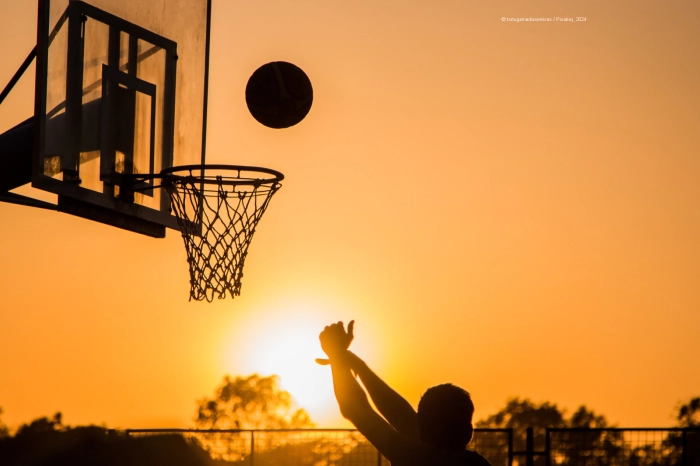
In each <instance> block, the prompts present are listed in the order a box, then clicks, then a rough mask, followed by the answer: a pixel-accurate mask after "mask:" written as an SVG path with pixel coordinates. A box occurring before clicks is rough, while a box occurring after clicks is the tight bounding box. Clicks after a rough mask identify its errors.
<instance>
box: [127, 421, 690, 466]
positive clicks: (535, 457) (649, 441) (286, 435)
mask: <svg viewBox="0 0 700 466" xmlns="http://www.w3.org/2000/svg"><path fill="white" fill-rule="evenodd" d="M126 434H127V435H129V436H132V437H134V436H138V437H142V436H152V435H181V436H183V437H184V438H185V439H187V440H188V442H189V443H191V444H193V445H195V446H196V447H198V448H201V449H203V450H205V451H206V452H207V453H208V454H209V456H211V457H212V458H213V459H214V460H217V461H216V462H217V464H218V465H221V466H223V465H226V466H229V465H230V466H277V465H280V466H282V465H283V466H389V462H388V461H387V460H386V458H384V457H382V455H381V454H380V453H379V452H378V451H377V450H376V449H375V448H374V447H373V446H372V445H371V444H370V443H369V442H367V440H366V439H365V438H364V437H363V436H362V435H361V434H360V433H359V432H357V431H356V430H350V429H287V430H196V429H130V430H127V431H126ZM469 448H470V449H471V450H474V451H476V452H478V453H480V454H481V455H482V456H484V457H485V458H486V459H487V460H489V462H490V463H491V465H492V466H700V429H616V428H608V429H541V430H538V431H535V429H532V428H529V429H527V430H525V431H517V430H514V429H476V431H475V433H474V439H473V440H472V442H471V443H470V444H469Z"/></svg>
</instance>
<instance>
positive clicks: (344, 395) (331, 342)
mask: <svg viewBox="0 0 700 466" xmlns="http://www.w3.org/2000/svg"><path fill="white" fill-rule="evenodd" d="M319 339H320V340H321V347H322V348H323V351H324V352H325V353H326V354H327V355H328V357H329V360H328V361H329V363H330V365H331V369H332V372H333V389H334V391H335V397H336V399H337V400H338V406H339V407H340V413H341V414H342V415H343V417H345V418H346V419H348V420H349V421H350V422H352V423H353V424H354V425H355V427H357V429H358V430H359V431H360V433H361V434H362V435H364V436H365V437H366V438H367V440H369V441H370V442H371V443H372V444H373V445H374V446H375V447H376V448H377V449H378V450H379V451H380V452H382V453H383V454H385V455H386V454H387V453H388V451H387V448H388V447H387V445H388V442H389V438H390V436H391V435H392V432H393V429H392V427H391V426H390V425H389V424H388V423H387V422H386V421H385V420H384V419H383V418H382V417H381V416H380V415H379V414H377V413H376V412H375V411H374V409H372V406H371V405H370V404H369V401H368V400H367V395H366V394H365V391H364V390H363V389H362V387H361V386H360V384H359V383H358V382H357V380H355V377H353V375H352V371H351V369H350V360H351V357H350V354H349V352H348V351H347V347H348V346H349V345H350V342H351V341H352V327H349V332H348V333H346V332H345V328H344V327H343V323H342V322H338V323H337V324H332V325H329V326H327V327H326V328H325V329H324V330H323V332H321V335H320V336H319Z"/></svg>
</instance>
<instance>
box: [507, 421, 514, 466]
mask: <svg viewBox="0 0 700 466" xmlns="http://www.w3.org/2000/svg"><path fill="white" fill-rule="evenodd" d="M508 466H513V429H508Z"/></svg>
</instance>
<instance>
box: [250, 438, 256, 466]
mask: <svg viewBox="0 0 700 466" xmlns="http://www.w3.org/2000/svg"><path fill="white" fill-rule="evenodd" d="M254 465H255V432H254V431H251V432H250V466H254Z"/></svg>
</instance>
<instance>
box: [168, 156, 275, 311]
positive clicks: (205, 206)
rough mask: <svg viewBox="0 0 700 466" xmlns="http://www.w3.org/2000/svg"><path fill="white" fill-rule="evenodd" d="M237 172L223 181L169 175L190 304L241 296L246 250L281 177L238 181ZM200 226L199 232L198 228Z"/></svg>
mask: <svg viewBox="0 0 700 466" xmlns="http://www.w3.org/2000/svg"><path fill="white" fill-rule="evenodd" d="M241 168H246V167H238V169H235V168H233V169H230V170H229V173H228V175H227V176H204V175H203V174H202V175H200V174H197V175H194V174H193V173H192V171H190V173H189V174H188V175H178V176H168V177H165V178H164V179H163V187H164V188H165V189H166V190H167V192H168V194H169V195H170V200H171V208H172V210H173V213H174V214H175V215H176V216H177V221H178V224H179V226H180V230H181V231H182V238H183V240H184V241H185V249H186V250H187V262H188V263H189V269H190V285H191V286H190V301H191V300H193V299H194V300H196V301H202V300H205V299H206V300H207V301H208V302H211V301H212V300H213V299H214V298H215V297H216V298H219V299H223V298H225V297H226V293H227V292H228V293H230V294H231V297H234V296H238V295H240V293H241V278H242V277H243V265H244V263H245V259H246V255H247V254H248V246H250V241H251V240H252V239H253V234H254V233H255V228H256V226H257V224H258V222H259V221H260V218H261V217H262V215H263V214H264V213H265V210H266V209H267V206H268V204H269V203H270V199H271V198H272V196H273V195H274V194H275V193H276V192H277V190H278V189H279V188H280V187H281V186H282V185H281V184H279V180H280V178H272V179H255V178H251V177H242V176H241ZM200 223H201V232H200V230H199V226H198V225H199V224H200Z"/></svg>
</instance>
